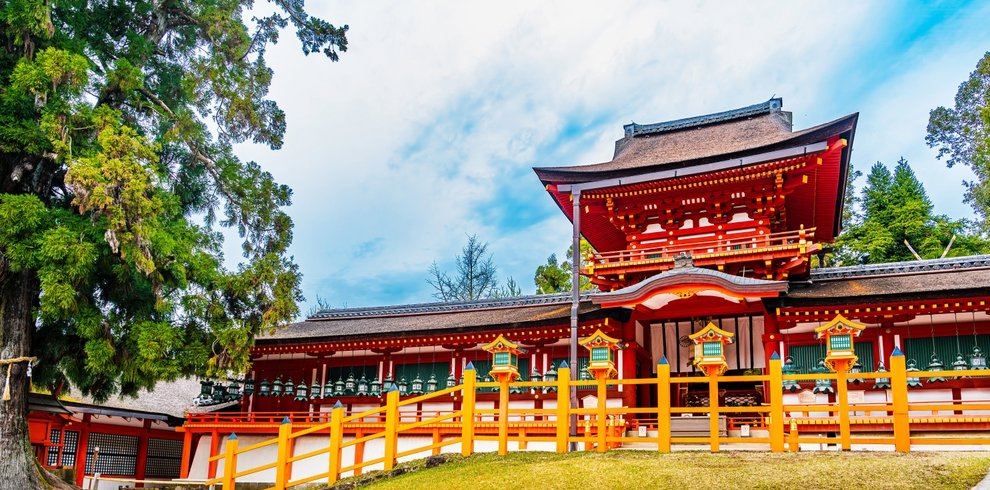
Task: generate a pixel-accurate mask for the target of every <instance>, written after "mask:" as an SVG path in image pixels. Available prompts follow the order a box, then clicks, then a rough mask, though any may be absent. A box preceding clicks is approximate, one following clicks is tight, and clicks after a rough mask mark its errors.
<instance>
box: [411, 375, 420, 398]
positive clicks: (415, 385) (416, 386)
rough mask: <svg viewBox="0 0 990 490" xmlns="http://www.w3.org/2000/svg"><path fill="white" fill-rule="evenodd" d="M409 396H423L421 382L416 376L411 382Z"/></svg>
mask: <svg viewBox="0 0 990 490" xmlns="http://www.w3.org/2000/svg"><path fill="white" fill-rule="evenodd" d="M409 394H410V395H422V394H423V380H422V378H420V377H419V374H418V373H417V374H416V377H415V378H413V380H412V386H411V387H410V390H409Z"/></svg>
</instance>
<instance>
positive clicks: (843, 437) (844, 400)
mask: <svg viewBox="0 0 990 490" xmlns="http://www.w3.org/2000/svg"><path fill="white" fill-rule="evenodd" d="M837 367H838V368H839V369H836V370H835V388H836V390H835V399H836V401H837V402H839V447H841V448H842V450H843V451H849V450H850V449H852V438H851V437H850V435H849V385H848V380H847V377H846V369H848V368H849V366H848V365H842V364H840V365H839V366H837Z"/></svg>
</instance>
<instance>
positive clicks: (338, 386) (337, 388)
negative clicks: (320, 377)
mask: <svg viewBox="0 0 990 490" xmlns="http://www.w3.org/2000/svg"><path fill="white" fill-rule="evenodd" d="M333 396H344V378H342V377H340V376H337V381H336V382H334V384H333Z"/></svg>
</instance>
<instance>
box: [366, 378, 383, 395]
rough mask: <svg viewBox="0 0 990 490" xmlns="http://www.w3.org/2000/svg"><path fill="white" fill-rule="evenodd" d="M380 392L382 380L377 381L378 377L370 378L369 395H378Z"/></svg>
mask: <svg viewBox="0 0 990 490" xmlns="http://www.w3.org/2000/svg"><path fill="white" fill-rule="evenodd" d="M381 394H382V382H381V381H378V378H375V379H373V380H371V391H370V392H368V395H370V396H380V395H381Z"/></svg>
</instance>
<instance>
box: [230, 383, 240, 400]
mask: <svg viewBox="0 0 990 490" xmlns="http://www.w3.org/2000/svg"><path fill="white" fill-rule="evenodd" d="M240 397H241V385H240V384H238V383H237V381H234V380H230V381H229V382H228V383H227V401H234V400H237V399H239V398H240Z"/></svg>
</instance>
